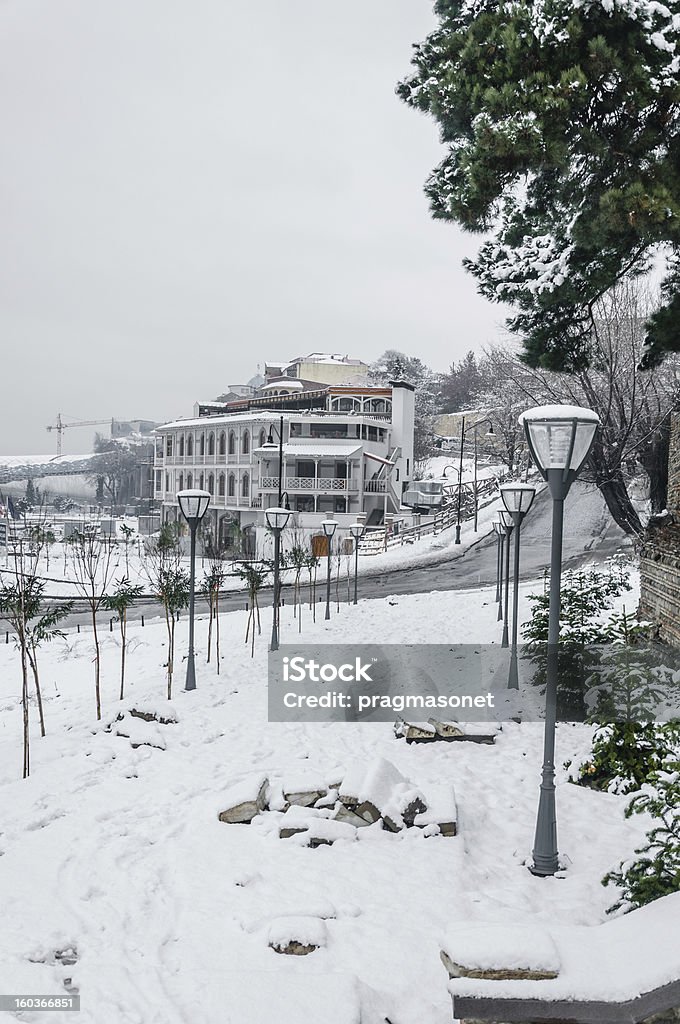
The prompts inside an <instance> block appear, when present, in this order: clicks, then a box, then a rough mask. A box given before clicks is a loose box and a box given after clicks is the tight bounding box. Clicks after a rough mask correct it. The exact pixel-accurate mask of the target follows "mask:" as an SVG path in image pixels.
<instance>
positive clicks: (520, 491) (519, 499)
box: [501, 484, 536, 690]
mask: <svg viewBox="0 0 680 1024" xmlns="http://www.w3.org/2000/svg"><path fill="white" fill-rule="evenodd" d="M535 494H536V488H535V487H532V486H531V484H504V485H503V486H502V487H501V498H502V499H503V504H504V505H505V510H506V512H509V513H510V515H511V516H512V525H513V526H514V528H515V552H514V555H515V558H514V568H513V578H512V646H511V648H510V673H509V676H508V689H510V690H517V689H519V677H518V673H517V623H518V618H519V538H520V532H521V526H522V520H523V519H524V517H525V515H526V514H527V512H528V511H529V509H530V508H531V505H532V502H533V500H534V496H535Z"/></svg>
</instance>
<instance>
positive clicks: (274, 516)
mask: <svg viewBox="0 0 680 1024" xmlns="http://www.w3.org/2000/svg"><path fill="white" fill-rule="evenodd" d="M264 515H265V519H266V520H267V526H268V527H269V529H270V530H271V532H272V533H273V534H274V607H273V609H272V642H271V646H270V648H269V649H270V651H278V649H279V560H280V554H281V534H282V533H283V531H284V530H285V528H286V524H287V523H288V519H289V518H290V509H289V508H283V507H282V508H279V507H276V506H275V507H274V508H268V509H267V511H266V512H265V514H264Z"/></svg>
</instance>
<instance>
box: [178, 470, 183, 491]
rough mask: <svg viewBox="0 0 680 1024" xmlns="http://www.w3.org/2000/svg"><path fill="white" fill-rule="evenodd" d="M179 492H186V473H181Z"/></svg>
mask: <svg viewBox="0 0 680 1024" xmlns="http://www.w3.org/2000/svg"><path fill="white" fill-rule="evenodd" d="M178 490H180V491H183V490H184V473H180V475H179V488H178Z"/></svg>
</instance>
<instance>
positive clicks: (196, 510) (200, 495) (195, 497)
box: [177, 490, 210, 690]
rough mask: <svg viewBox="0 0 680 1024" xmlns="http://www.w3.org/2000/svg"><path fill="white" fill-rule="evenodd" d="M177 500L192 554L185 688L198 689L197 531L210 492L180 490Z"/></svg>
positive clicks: (205, 510) (208, 500) (206, 507)
mask: <svg viewBox="0 0 680 1024" xmlns="http://www.w3.org/2000/svg"><path fill="white" fill-rule="evenodd" d="M177 501H178V504H179V509H180V512H181V513H182V515H183V516H184V518H185V519H186V521H187V523H188V524H189V531H190V533H191V556H190V565H189V656H188V658H187V678H186V683H185V684H184V689H185V690H195V689H196V669H195V666H194V585H195V576H196V564H195V563H196V531H197V529H198V524H199V523H200V522H201V520H202V519H203V516H204V515H205V514H206V512H207V511H208V505H209V504H210V494H209V493H208V491H200V490H189V491H178V492H177Z"/></svg>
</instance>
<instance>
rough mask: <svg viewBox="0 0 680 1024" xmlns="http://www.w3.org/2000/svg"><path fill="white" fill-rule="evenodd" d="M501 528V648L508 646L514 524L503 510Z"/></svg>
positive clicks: (500, 514) (500, 516)
mask: <svg viewBox="0 0 680 1024" xmlns="http://www.w3.org/2000/svg"><path fill="white" fill-rule="evenodd" d="M498 518H499V519H500V521H501V526H502V527H503V530H504V531H505V598H504V600H503V636H502V638H501V647H507V646H508V608H509V600H510V534H511V533H512V531H513V527H514V523H513V521H512V516H511V515H510V513H509V512H506V511H505V510H503V511H502V512H499V513H498Z"/></svg>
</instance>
